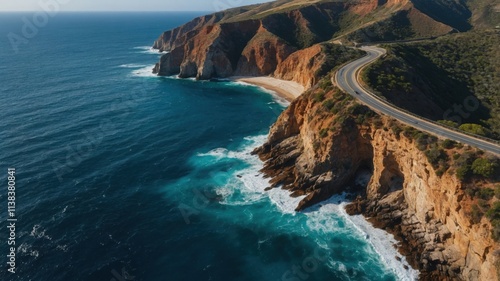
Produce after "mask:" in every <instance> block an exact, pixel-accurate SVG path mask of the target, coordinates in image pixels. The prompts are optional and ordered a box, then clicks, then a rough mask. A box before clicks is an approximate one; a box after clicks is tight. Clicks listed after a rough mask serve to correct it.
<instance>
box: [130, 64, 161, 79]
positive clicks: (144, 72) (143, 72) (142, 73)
mask: <svg viewBox="0 0 500 281" xmlns="http://www.w3.org/2000/svg"><path fill="white" fill-rule="evenodd" d="M153 67H154V65H150V66H146V67H142V68H139V69H136V70H133V71H132V76H135V77H159V76H158V75H156V74H154V73H153Z"/></svg>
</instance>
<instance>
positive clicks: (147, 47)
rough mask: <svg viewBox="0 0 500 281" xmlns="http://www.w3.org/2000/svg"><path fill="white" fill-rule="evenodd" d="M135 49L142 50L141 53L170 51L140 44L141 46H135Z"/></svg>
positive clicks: (158, 53) (152, 53) (157, 53)
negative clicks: (161, 50)
mask: <svg viewBox="0 0 500 281" xmlns="http://www.w3.org/2000/svg"><path fill="white" fill-rule="evenodd" d="M134 49H135V50H140V51H139V53H142V54H151V55H162V54H166V53H168V52H160V51H159V50H157V49H153V48H152V47H151V46H139V47H134Z"/></svg>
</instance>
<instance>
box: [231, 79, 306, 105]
mask: <svg viewBox="0 0 500 281" xmlns="http://www.w3.org/2000/svg"><path fill="white" fill-rule="evenodd" d="M229 79H230V80H232V81H240V82H245V83H249V84H252V85H256V86H260V87H263V88H266V89H268V90H271V91H275V92H276V93H277V94H278V95H279V96H281V97H283V98H285V99H287V100H288V101H293V100H294V99H295V98H297V97H298V96H300V95H301V94H302V93H303V92H304V90H305V88H304V86H302V85H300V84H299V83H296V82H293V81H287V80H281V79H277V78H273V77H269V76H259V77H250V76H249V77H246V76H234V77H230V78H229Z"/></svg>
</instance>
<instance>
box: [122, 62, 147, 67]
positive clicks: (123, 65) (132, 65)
mask: <svg viewBox="0 0 500 281" xmlns="http://www.w3.org/2000/svg"><path fill="white" fill-rule="evenodd" d="M146 66H147V65H145V64H138V63H128V64H122V65H119V66H118V67H120V68H143V67H146Z"/></svg>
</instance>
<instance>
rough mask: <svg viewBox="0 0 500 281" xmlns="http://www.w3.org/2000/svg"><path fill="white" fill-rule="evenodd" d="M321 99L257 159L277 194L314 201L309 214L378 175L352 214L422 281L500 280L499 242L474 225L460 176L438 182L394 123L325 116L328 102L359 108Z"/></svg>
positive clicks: (286, 125)
mask: <svg viewBox="0 0 500 281" xmlns="http://www.w3.org/2000/svg"><path fill="white" fill-rule="evenodd" d="M315 91H316V90H315ZM315 93H316V92H315ZM315 93H305V94H303V95H302V96H301V97H299V98H298V99H297V100H295V101H294V102H293V103H292V104H291V105H290V107H289V108H288V109H287V110H285V111H284V112H283V113H282V114H281V115H280V117H279V118H278V120H277V122H276V123H275V124H274V125H273V126H272V128H271V130H270V133H269V137H268V140H267V142H266V143H265V144H264V145H263V146H262V147H260V148H258V149H256V151H255V152H256V153H258V154H259V156H260V157H261V159H262V160H264V161H265V167H264V170H263V171H264V173H266V174H267V175H268V176H270V177H271V186H273V187H276V188H279V187H281V188H284V189H287V190H289V191H290V192H291V194H292V195H307V196H306V197H305V198H304V199H303V200H302V202H300V204H299V206H298V207H297V209H299V210H302V209H304V208H307V207H309V206H311V205H313V204H316V203H318V202H321V201H322V200H325V199H327V198H329V197H330V196H332V195H333V194H336V193H341V192H344V191H352V189H347V187H348V186H351V187H352V186H353V184H354V183H353V182H354V181H353V179H354V178H355V175H356V173H357V171H359V170H364V171H366V170H371V173H372V175H371V178H370V181H369V182H368V184H367V185H365V186H362V187H360V186H358V190H359V191H360V192H361V194H365V196H364V199H363V200H361V201H357V202H355V204H353V205H351V206H350V207H349V212H350V213H363V214H365V215H367V216H368V217H370V218H371V221H372V222H374V223H375V225H376V226H378V227H381V228H383V229H385V230H387V231H389V232H391V233H393V234H394V235H395V237H396V238H397V239H398V240H399V241H400V242H401V245H400V247H401V248H400V251H401V252H402V254H404V255H406V257H407V260H408V261H409V263H410V264H411V265H412V266H413V267H415V268H416V269H419V270H420V272H421V276H420V280H483V281H487V280H488V281H489V280H498V279H497V275H496V266H495V265H496V263H497V256H496V254H495V251H496V250H498V248H499V247H498V246H499V245H498V244H497V243H496V242H494V241H493V240H492V239H491V235H490V233H491V225H490V223H489V222H488V220H487V219H486V218H483V219H482V220H481V221H480V222H479V223H473V222H471V218H470V214H469V212H470V209H467V205H468V204H469V203H468V199H467V197H466V195H465V194H464V189H463V188H462V183H461V182H460V181H459V180H458V179H457V178H456V176H455V175H454V174H450V173H448V172H446V173H444V174H443V175H441V176H438V175H437V174H436V171H435V169H434V168H433V166H432V165H431V164H430V163H429V162H428V160H427V157H426V156H425V153H424V152H423V151H421V150H419V148H418V145H417V143H416V141H415V140H413V139H412V138H411V137H410V138H408V137H406V136H405V135H404V134H399V133H398V135H396V133H395V132H394V131H393V130H391V129H387V128H390V127H391V126H393V125H394V123H391V122H392V121H390V120H389V119H388V118H386V117H377V116H376V115H375V119H372V120H370V121H369V122H368V123H367V122H363V123H362V124H360V122H359V121H358V120H356V119H355V117H352V115H347V116H346V115H345V114H340V115H339V114H333V113H332V112H331V111H326V110H325V101H328V100H333V101H334V103H340V105H339V107H338V108H339V109H340V111H342V108H346V107H349V106H352V103H349V102H347V103H346V102H345V100H344V99H343V98H341V99H337V98H335V95H333V96H332V93H331V92H329V93H328V94H326V95H325V96H324V98H323V99H324V101H320V100H318V99H317V95H316V94H315ZM337 96H338V94H337ZM333 108H336V107H335V106H334V107H333ZM353 108H356V109H355V110H348V111H347V112H356V111H357V112H358V116H368V115H367V113H366V111H364V110H363V107H360V106H355V107H353ZM377 118H378V119H377ZM377 123H378V125H377ZM332 124H333V125H332ZM400 125H401V124H400ZM384 127H385V128H386V129H384ZM321 132H323V133H321Z"/></svg>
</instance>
